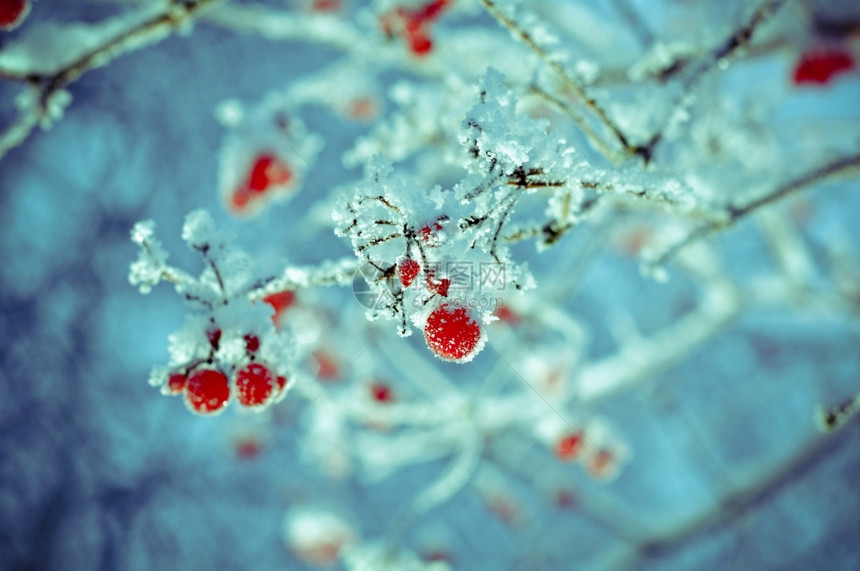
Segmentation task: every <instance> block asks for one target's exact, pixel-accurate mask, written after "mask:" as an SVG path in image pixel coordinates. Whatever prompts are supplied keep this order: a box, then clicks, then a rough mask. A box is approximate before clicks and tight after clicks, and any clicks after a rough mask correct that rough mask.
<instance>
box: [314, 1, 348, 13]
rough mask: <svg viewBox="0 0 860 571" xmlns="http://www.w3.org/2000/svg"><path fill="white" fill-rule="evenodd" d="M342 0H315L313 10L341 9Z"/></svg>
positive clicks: (335, 10)
mask: <svg viewBox="0 0 860 571" xmlns="http://www.w3.org/2000/svg"><path fill="white" fill-rule="evenodd" d="M340 6H341V2H340V0H314V2H313V4H311V10H313V11H314V12H337V11H338V10H340Z"/></svg>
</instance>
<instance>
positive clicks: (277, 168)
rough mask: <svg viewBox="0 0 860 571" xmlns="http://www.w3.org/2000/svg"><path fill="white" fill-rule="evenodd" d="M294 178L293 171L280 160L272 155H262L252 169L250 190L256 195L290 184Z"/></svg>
mask: <svg viewBox="0 0 860 571" xmlns="http://www.w3.org/2000/svg"><path fill="white" fill-rule="evenodd" d="M292 178H293V173H292V171H291V170H290V169H289V167H287V165H286V164H284V163H283V162H282V161H281V160H280V159H278V158H277V157H275V156H274V155H271V154H262V155H260V156H258V157H257V159H256V160H255V161H254V165H253V166H252V167H251V174H250V176H249V177H248V190H250V191H251V193H254V194H259V193H263V192H266V191H267V190H268V189H269V188H270V187H272V186H277V185H282V184H286V183H288V182H289V181H290V179H292Z"/></svg>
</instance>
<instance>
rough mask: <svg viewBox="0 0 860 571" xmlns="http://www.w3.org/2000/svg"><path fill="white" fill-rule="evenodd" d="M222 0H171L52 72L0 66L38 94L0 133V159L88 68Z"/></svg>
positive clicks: (151, 40) (159, 37)
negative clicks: (27, 70)
mask: <svg viewBox="0 0 860 571" xmlns="http://www.w3.org/2000/svg"><path fill="white" fill-rule="evenodd" d="M222 1H225V0H172V1H171V2H170V4H169V5H168V6H167V7H166V8H165V9H164V10H163V11H162V12H161V13H159V14H156V15H155V16H152V17H149V18H146V19H145V20H143V21H142V22H139V23H137V24H135V25H133V26H131V27H130V28H129V29H127V30H125V31H123V32H121V33H119V34H116V35H114V36H112V37H110V38H109V39H107V40H106V41H105V42H104V43H102V44H101V45H99V46H97V47H95V48H93V49H91V50H89V51H88V52H86V53H84V54H82V55H80V56H79V57H78V58H76V59H75V60H74V61H73V62H71V63H70V64H68V65H66V66H64V67H63V68H62V69H59V70H57V71H55V72H52V73H28V72H17V71H12V70H4V69H0V79H4V80H7V81H19V82H22V83H25V84H26V85H27V86H28V87H29V88H30V89H31V90H33V96H34V98H35V102H34V103H35V104H34V105H32V106H25V107H23V108H22V109H21V110H20V111H19V113H18V117H17V118H16V119H15V120H14V121H13V123H12V124H11V125H10V126H8V127H7V128H6V129H5V130H4V131H3V133H2V134H0V159H2V158H3V156H5V154H6V153H7V152H8V151H9V150H10V149H12V148H14V147H16V146H18V145H20V144H21V143H22V142H24V140H26V138H27V137H28V136H29V135H30V133H31V132H32V131H33V129H34V128H35V127H36V125H38V124H40V123H41V124H43V125H48V124H50V120H51V115H52V105H51V104H52V103H55V102H57V103H58V97H57V96H58V94H60V93H61V92H62V90H63V88H64V87H66V86H67V85H69V84H71V83H73V82H75V81H77V80H78V79H79V78H80V77H81V76H82V75H84V74H85V73H87V72H88V71H90V70H93V69H96V68H99V67H103V66H105V65H107V64H108V63H109V62H110V61H111V60H113V59H116V58H117V57H119V56H121V55H123V54H125V53H129V52H132V51H136V50H139V49H143V48H145V47H148V46H150V45H153V44H157V43H159V42H161V41H163V40H165V39H167V38H168V37H170V36H171V35H172V34H173V33H175V32H177V31H178V30H180V29H182V28H185V27H186V26H188V25H189V24H190V22H191V21H192V20H193V19H194V17H196V16H197V15H198V13H200V12H202V11H203V10H204V9H206V8H209V7H210V6H213V5H215V4H217V3H218V2H222ZM55 104H56V103H55ZM54 112H56V111H54Z"/></svg>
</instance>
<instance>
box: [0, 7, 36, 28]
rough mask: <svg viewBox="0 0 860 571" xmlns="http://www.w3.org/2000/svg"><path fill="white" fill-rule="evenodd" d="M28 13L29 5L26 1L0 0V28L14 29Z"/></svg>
mask: <svg viewBox="0 0 860 571" xmlns="http://www.w3.org/2000/svg"><path fill="white" fill-rule="evenodd" d="M29 11H30V3H29V2H28V1H27V0H0V28H2V29H4V30H12V29H14V28H15V27H17V26H18V24H20V23H21V22H22V21H23V20H24V18H25V17H26V16H27V12H29Z"/></svg>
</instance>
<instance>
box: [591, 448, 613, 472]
mask: <svg viewBox="0 0 860 571" xmlns="http://www.w3.org/2000/svg"><path fill="white" fill-rule="evenodd" d="M612 460H613V457H612V452H610V451H609V450H606V449H602V450H598V451H597V453H596V454H594V456H593V457H592V458H591V460H590V462H589V463H588V473H589V474H591V475H592V476H594V477H596V478H601V477H604V476H606V475H608V473H609V470H610V469H611V467H612Z"/></svg>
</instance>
